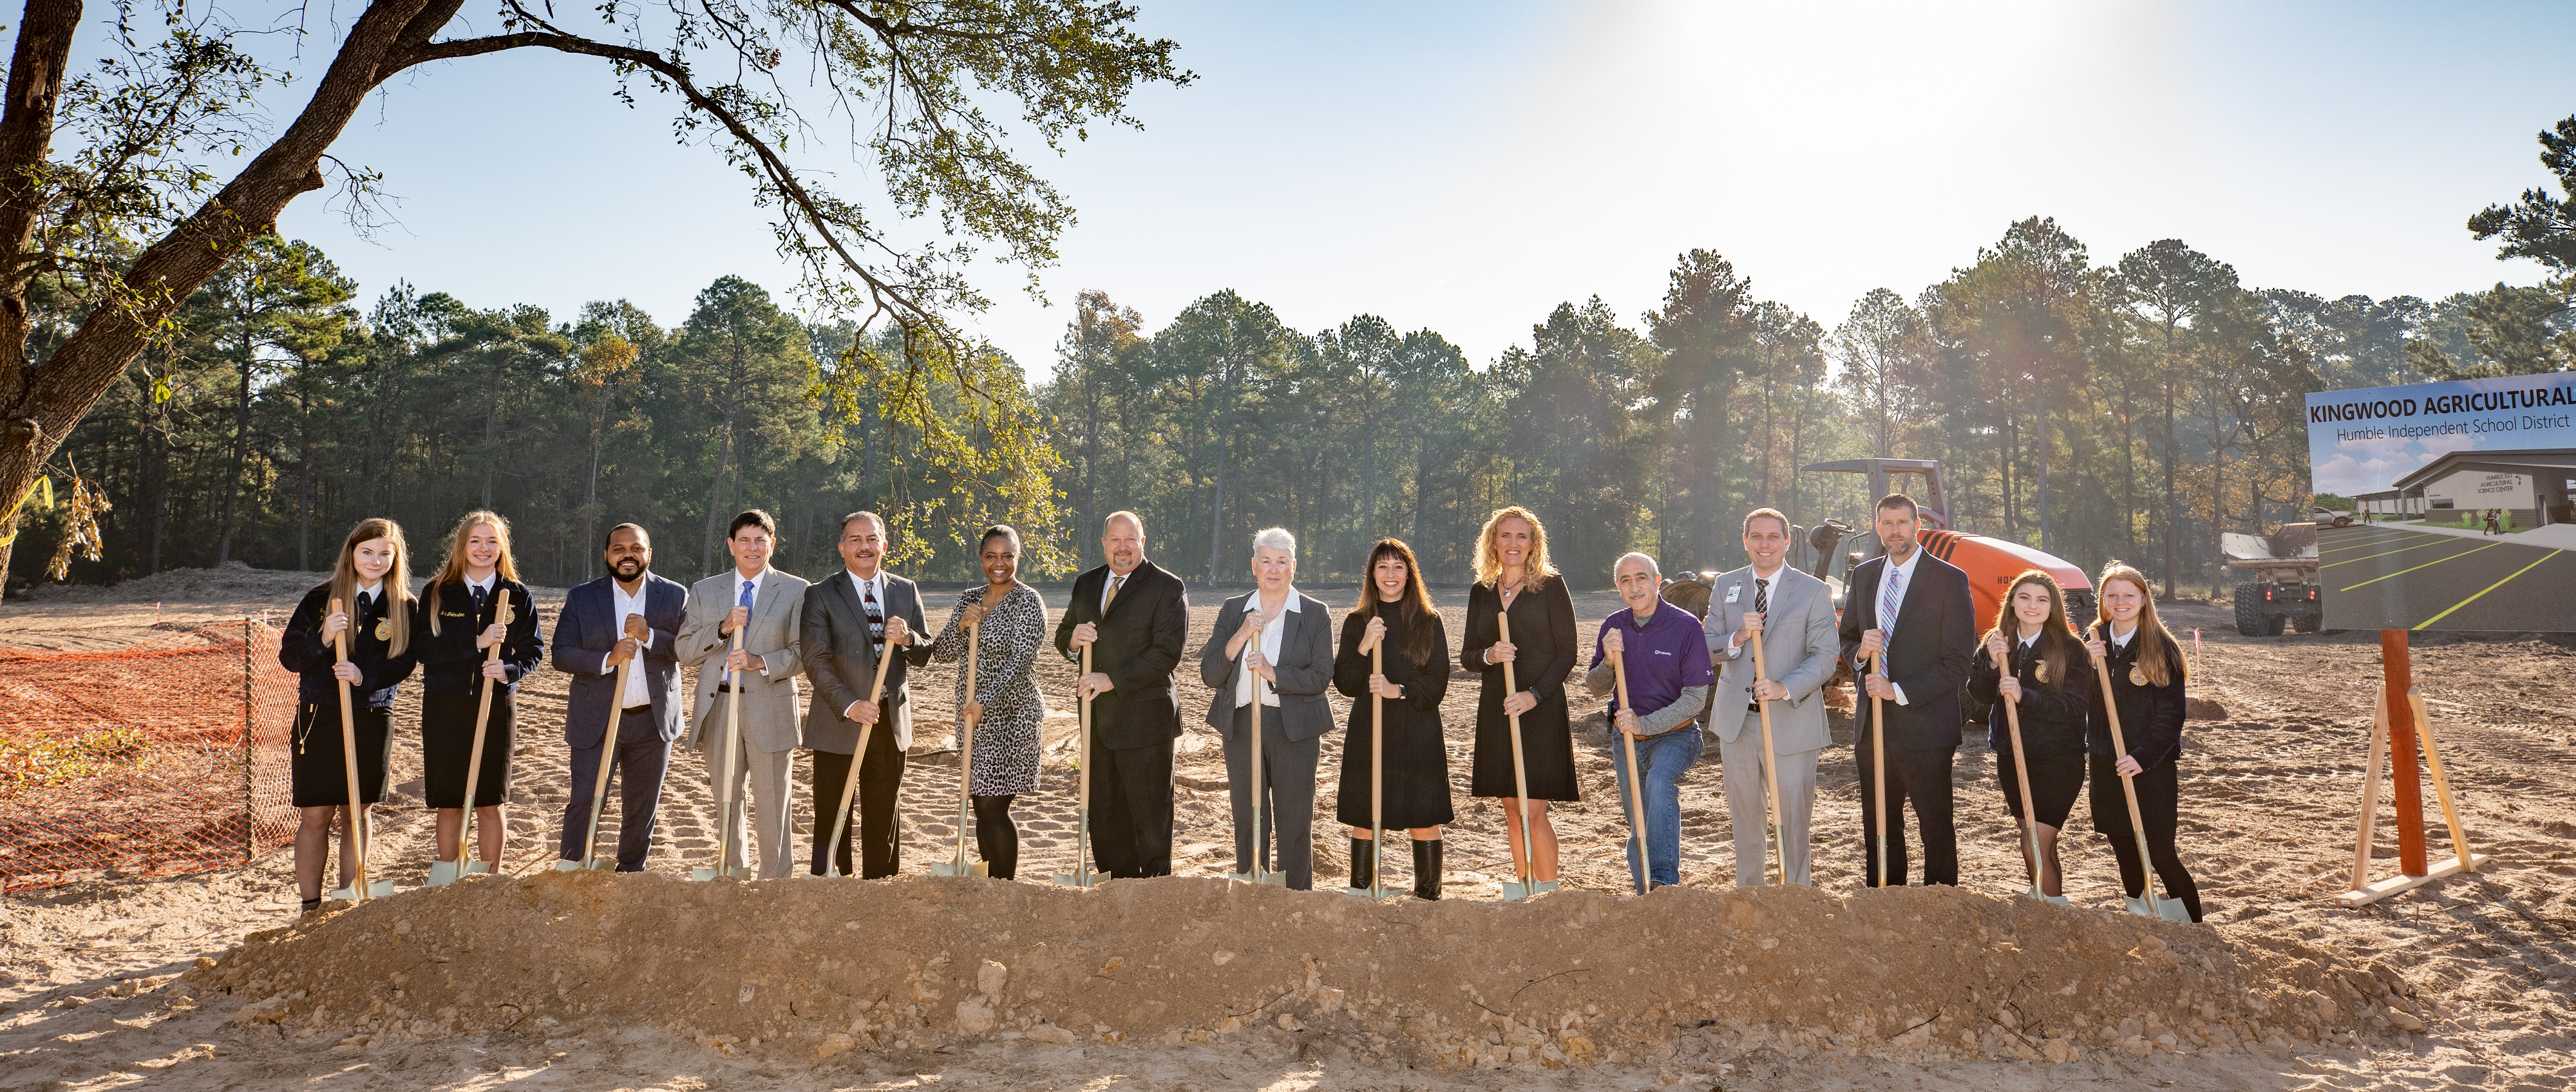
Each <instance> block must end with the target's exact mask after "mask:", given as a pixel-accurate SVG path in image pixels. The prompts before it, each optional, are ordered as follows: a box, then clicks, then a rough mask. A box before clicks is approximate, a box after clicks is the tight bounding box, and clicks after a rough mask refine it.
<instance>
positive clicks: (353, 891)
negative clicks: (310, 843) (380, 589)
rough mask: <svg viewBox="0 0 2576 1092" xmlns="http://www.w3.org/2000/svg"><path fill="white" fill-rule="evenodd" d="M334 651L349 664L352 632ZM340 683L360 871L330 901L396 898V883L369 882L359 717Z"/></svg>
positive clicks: (344, 761) (352, 845)
mask: <svg viewBox="0 0 2576 1092" xmlns="http://www.w3.org/2000/svg"><path fill="white" fill-rule="evenodd" d="M389 594H390V593H389ZM331 613H333V614H338V613H340V601H339V600H337V599H334V600H332V601H331ZM331 647H332V650H333V651H334V652H335V653H337V654H338V655H339V658H340V662H341V663H344V664H345V663H348V662H349V631H348V630H345V629H343V630H341V631H340V632H339V633H338V634H336V635H334V636H333V637H332V638H331ZM339 682H340V764H341V765H342V766H344V767H347V768H348V771H349V841H348V843H347V844H348V846H349V857H350V859H351V860H354V861H356V862H358V867H357V871H356V872H355V873H354V875H355V876H356V878H355V879H352V880H350V881H349V886H347V887H343V888H340V889H339V890H337V891H333V892H331V897H332V898H335V899H347V900H349V901H352V902H364V901H366V900H368V899H381V898H383V897H385V896H387V895H390V894H393V893H394V882H393V881H392V880H375V881H372V882H371V881H369V880H368V879H367V834H368V829H367V828H368V827H369V825H370V824H369V823H368V821H367V806H366V805H364V804H361V803H359V802H358V721H357V714H355V713H352V712H350V710H349V680H347V679H341V680H339Z"/></svg>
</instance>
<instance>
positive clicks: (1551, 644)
mask: <svg viewBox="0 0 2576 1092" xmlns="http://www.w3.org/2000/svg"><path fill="white" fill-rule="evenodd" d="M1506 612H1508V613H1509V614H1510V616H1511V620H1512V639H1511V640H1509V641H1505V640H1503V639H1502V629H1501V625H1500V623H1499V622H1498V621H1497V619H1499V618H1500V617H1502V616H1503V615H1504V614H1505V613H1506ZM1465 641H1466V647H1464V648H1461V649H1459V650H1458V663H1459V666H1461V667H1463V668H1465V669H1467V670H1469V671H1479V672H1483V673H1484V676H1485V682H1484V690H1483V692H1482V693H1481V694H1479V695H1478V697H1477V700H1476V768H1475V776H1474V778H1473V779H1472V780H1471V782H1470V783H1469V786H1468V787H1469V791H1470V792H1471V793H1473V794H1474V795H1476V796H1490V797H1499V798H1501V799H1502V800H1503V807H1504V813H1503V815H1504V821H1503V826H1504V831H1505V837H1507V838H1508V839H1509V840H1510V842H1511V847H1512V859H1513V862H1514V864H1515V868H1516V869H1517V865H1518V863H1519V862H1521V861H1523V860H1526V861H1528V862H1529V865H1530V876H1531V878H1532V879H1535V880H1538V881H1541V882H1547V881H1552V880H1554V879H1556V830H1555V828H1554V827H1551V826H1550V825H1548V821H1547V805H1548V802H1549V801H1554V800H1579V799H1581V798H1582V797H1581V793H1580V792H1579V791H1578V790H1577V788H1576V785H1575V779H1574V726H1573V723H1572V720H1571V719H1570V718H1569V717H1568V716H1567V713H1566V704H1565V701H1566V699H1565V679H1566V676H1568V675H1571V674H1573V673H1574V658H1575V656H1576V654H1577V651H1578V650H1577V649H1576V648H1575V637H1574V597H1573V596H1572V595H1570V594H1568V593H1567V591H1566V588H1565V578H1564V577H1562V576H1559V575H1557V572H1556V567H1555V566H1553V565H1551V564H1549V563H1548V560H1547V530H1546V529H1545V528H1544V527H1542V526H1540V525H1539V522H1538V517H1537V516H1535V515H1532V514H1531V513H1530V512H1529V510H1528V509H1525V508H1522V507H1520V506H1518V505H1514V506H1512V507H1509V508H1504V509H1501V510H1499V511H1497V512H1495V513H1494V514H1493V516H1492V518H1490V519H1487V520H1486V521H1485V528H1484V530H1483V531H1482V532H1481V533H1479V534H1478V535H1477V539H1476V585H1475V586H1474V587H1472V588H1469V589H1468V590H1467V632H1466V634H1465ZM1505 664H1510V665H1512V673H1513V678H1512V682H1513V684H1514V685H1516V686H1518V687H1519V688H1520V689H1518V690H1515V691H1512V692H1510V693H1505V691H1504V686H1503V665H1505ZM1514 715H1518V716H1519V717H1520V719H1521V757H1522V764H1523V767H1524V769H1525V771H1526V774H1527V777H1528V780H1529V790H1528V791H1529V799H1528V800H1526V801H1523V800H1519V799H1518V797H1519V796H1520V794H1521V792H1520V789H1519V787H1518V786H1516V785H1514V784H1513V780H1512V736H1511V720H1510V718H1511V717H1512V716H1514ZM1515 807H1518V808H1521V809H1523V813H1524V814H1525V815H1526V816H1527V817H1528V826H1529V840H1530V845H1529V846H1528V847H1526V848H1524V847H1523V846H1522V845H1521V826H1522V824H1521V822H1520V820H1518V819H1517V818H1515V817H1513V816H1512V814H1511V809H1513V808H1515Z"/></svg>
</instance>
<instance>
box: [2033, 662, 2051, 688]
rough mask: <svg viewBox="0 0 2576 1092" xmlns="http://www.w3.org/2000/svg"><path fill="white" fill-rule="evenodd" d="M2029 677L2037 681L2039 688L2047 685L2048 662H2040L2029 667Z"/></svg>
mask: <svg viewBox="0 0 2576 1092" xmlns="http://www.w3.org/2000/svg"><path fill="white" fill-rule="evenodd" d="M2030 677H2031V678H2034V679H2037V680H2039V684H2040V685H2041V686H2046V685H2048V661H2046V660H2041V661H2039V662H2038V663H2035V664H2032V665H2030Z"/></svg>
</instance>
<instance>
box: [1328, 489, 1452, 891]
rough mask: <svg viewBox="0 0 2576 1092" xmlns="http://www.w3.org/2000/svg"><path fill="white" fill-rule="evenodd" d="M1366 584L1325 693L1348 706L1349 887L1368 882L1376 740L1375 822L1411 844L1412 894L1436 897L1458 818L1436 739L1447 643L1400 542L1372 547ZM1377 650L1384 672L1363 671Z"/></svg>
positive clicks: (1344, 808)
mask: <svg viewBox="0 0 2576 1092" xmlns="http://www.w3.org/2000/svg"><path fill="white" fill-rule="evenodd" d="M1366 571H1367V573H1368V580H1367V581H1366V582H1365V584H1364V585H1363V586H1362V587H1361V588H1360V605H1359V606H1358V608H1356V609H1354V610H1352V611H1351V613H1350V615H1349V616H1348V617H1345V618H1343V619H1342V643H1341V651H1340V653H1339V654H1338V655H1336V656H1334V657H1333V687H1334V688H1335V689H1337V690H1340V691H1341V692H1342V695H1343V696H1344V697H1347V698H1349V699H1351V719H1350V727H1349V730H1348V733H1347V734H1346V735H1344V736H1343V737H1342V784H1341V791H1340V794H1339V801H1338V802H1337V803H1336V804H1335V805H1334V808H1333V817H1334V818H1336V819H1339V820H1341V821H1342V822H1343V823H1344V824H1346V825H1348V826H1349V827H1350V828H1351V887H1352V888H1353V889H1354V890H1365V889H1367V888H1369V887H1370V886H1371V885H1373V884H1374V883H1375V882H1376V876H1375V874H1374V873H1373V872H1372V871H1371V867H1372V866H1371V858H1370V856H1369V849H1370V842H1371V840H1373V839H1375V838H1376V837H1377V832H1376V830H1375V829H1374V828H1372V827H1371V826H1370V819H1369V781H1370V777H1369V774H1370V770H1371V766H1370V764H1369V744H1370V742H1371V736H1372V734H1373V732H1374V733H1377V734H1380V735H1382V737H1383V738H1382V739H1381V740H1380V741H1379V746H1381V747H1382V748H1383V749H1384V750H1385V752H1386V776H1385V778H1384V781H1383V784H1382V788H1381V792H1380V804H1381V807H1382V809H1383V814H1382V815H1381V816H1380V817H1379V821H1381V822H1383V823H1385V824H1386V828H1387V829H1389V830H1394V829H1397V828H1399V827H1400V828H1403V830H1404V831H1405V833H1407V834H1410V835H1412V836H1413V894H1414V896H1415V897H1417V898H1425V899H1436V898H1439V897H1440V867H1441V866H1440V825H1441V824H1443V823H1447V822H1449V821H1451V820H1452V819H1455V818H1457V813H1456V812H1455V811H1454V810H1452V809H1451V808H1450V805H1449V748H1448V746H1447V743H1446V741H1444V740H1443V739H1442V738H1441V734H1440V700H1441V699H1442V698H1444V697H1447V696H1448V694H1449V636H1448V631H1447V629H1446V628H1445V627H1443V626H1442V625H1441V622H1440V612H1439V610H1437V609H1436V608H1434V607H1433V606H1432V605H1431V592H1430V590H1429V589H1427V588H1424V587H1423V586H1422V579H1421V577H1420V575H1419V573H1420V572H1421V566H1419V565H1417V564H1416V563H1415V562H1414V560H1413V548H1412V547H1410V546H1407V545H1405V544H1404V541H1403V540H1402V539H1393V538H1386V539H1379V540H1378V543H1377V545H1376V546H1374V547H1372V548H1371V549H1370V550H1369V558H1368V568H1367V570H1366ZM1380 645H1383V646H1384V650H1383V652H1382V653H1381V656H1380V659H1381V660H1382V662H1383V664H1384V667H1385V670H1384V671H1383V672H1382V673H1377V672H1372V671H1371V670H1370V669H1369V653H1370V651H1371V650H1372V649H1376V648H1378V647H1379V646H1380ZM1371 695H1375V696H1376V697H1378V698H1381V699H1383V701H1382V703H1381V704H1383V705H1385V707H1386V723H1385V725H1384V726H1383V727H1380V726H1377V725H1373V724H1372V723H1371V722H1370V715H1369V709H1370V706H1371V703H1370V701H1369V698H1370V696H1371Z"/></svg>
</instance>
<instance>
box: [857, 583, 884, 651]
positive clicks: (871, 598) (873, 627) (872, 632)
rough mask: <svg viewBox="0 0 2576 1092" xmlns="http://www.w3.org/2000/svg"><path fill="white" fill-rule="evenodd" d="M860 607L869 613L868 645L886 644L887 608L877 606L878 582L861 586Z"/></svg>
mask: <svg viewBox="0 0 2576 1092" xmlns="http://www.w3.org/2000/svg"><path fill="white" fill-rule="evenodd" d="M859 606H860V608H861V609H864V610H866V611H867V612H868V644H870V645H873V646H882V645H884V644H885V608H884V607H882V606H879V605H877V582H876V581H874V580H870V581H868V582H866V583H864V584H861V585H859Z"/></svg>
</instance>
